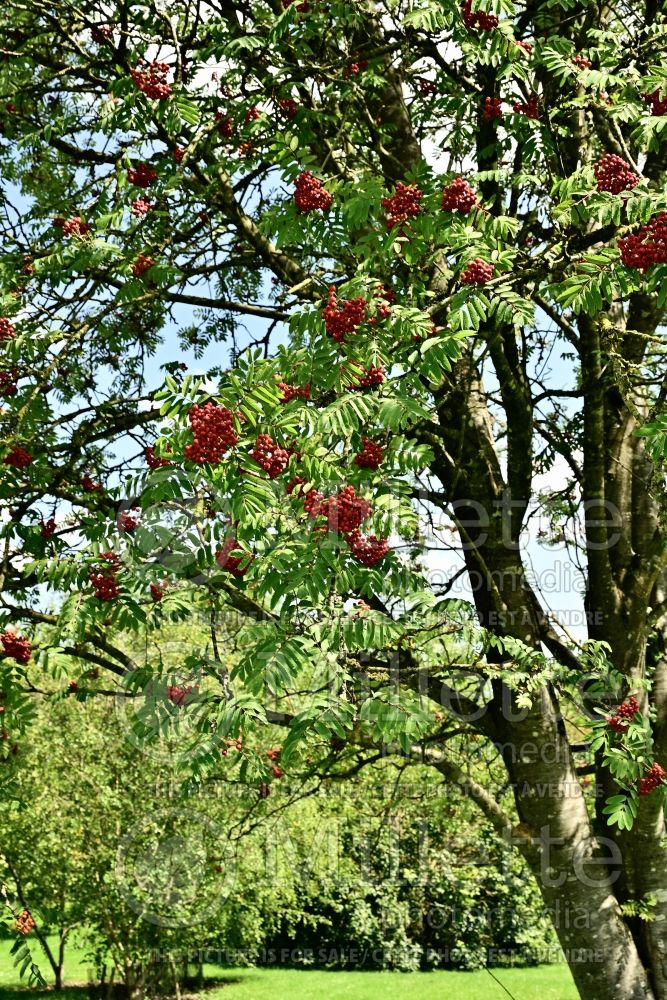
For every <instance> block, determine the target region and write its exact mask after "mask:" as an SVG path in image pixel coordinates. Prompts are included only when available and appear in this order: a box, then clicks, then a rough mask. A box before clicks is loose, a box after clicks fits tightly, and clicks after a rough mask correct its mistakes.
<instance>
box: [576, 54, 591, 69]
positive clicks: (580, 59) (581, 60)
mask: <svg viewBox="0 0 667 1000" xmlns="http://www.w3.org/2000/svg"><path fill="white" fill-rule="evenodd" d="M572 65H573V66H577V67H578V68H579V69H590V68H591V66H592V65H593V63H592V62H591V61H590V59H587V58H586V56H572Z"/></svg>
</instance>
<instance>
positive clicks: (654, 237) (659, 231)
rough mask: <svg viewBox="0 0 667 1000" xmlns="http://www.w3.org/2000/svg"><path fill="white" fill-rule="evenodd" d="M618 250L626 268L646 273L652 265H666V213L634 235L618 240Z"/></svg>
mask: <svg viewBox="0 0 667 1000" xmlns="http://www.w3.org/2000/svg"><path fill="white" fill-rule="evenodd" d="M618 248H619V250H620V251H621V261H622V263H623V264H625V266H626V267H636V268H639V270H640V271H646V270H647V269H648V268H649V267H651V265H652V264H667V212H661V213H660V215H656V217H655V218H654V219H651V220H650V222H647V223H646V225H645V226H641V227H640V229H639V230H638V231H637V232H636V233H631V234H630V235H629V236H625V237H623V239H620V240H619V241H618Z"/></svg>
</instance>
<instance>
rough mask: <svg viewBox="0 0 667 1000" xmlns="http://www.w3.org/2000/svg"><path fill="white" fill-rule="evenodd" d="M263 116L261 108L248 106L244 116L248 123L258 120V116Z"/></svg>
mask: <svg viewBox="0 0 667 1000" xmlns="http://www.w3.org/2000/svg"><path fill="white" fill-rule="evenodd" d="M261 116H262V112H261V111H260V110H259V108H255V107H253V108H248V110H247V111H246V113H245V116H244V117H245V121H246V123H247V124H249V123H250V122H256V121H257V119H258V118H261Z"/></svg>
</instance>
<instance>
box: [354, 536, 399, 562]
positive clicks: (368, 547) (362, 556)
mask: <svg viewBox="0 0 667 1000" xmlns="http://www.w3.org/2000/svg"><path fill="white" fill-rule="evenodd" d="M347 544H348V545H349V546H350V550H351V552H352V555H353V556H354V558H355V559H358V560H359V562H360V563H363V565H364V566H374V565H375V563H376V562H378V561H379V560H380V559H382V557H383V556H386V554H387V552H388V551H389V542H388V541H387V539H386V538H385V537H384V536H380V538H378V537H377V535H362V534H361V532H360V531H353V532H352V533H351V534H350V535H348V538H347Z"/></svg>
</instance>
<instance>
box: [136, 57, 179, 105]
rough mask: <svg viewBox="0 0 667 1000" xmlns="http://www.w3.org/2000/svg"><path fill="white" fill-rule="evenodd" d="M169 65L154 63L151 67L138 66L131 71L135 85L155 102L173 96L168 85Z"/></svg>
mask: <svg viewBox="0 0 667 1000" xmlns="http://www.w3.org/2000/svg"><path fill="white" fill-rule="evenodd" d="M168 73H169V65H168V64H167V63H163V62H152V63H151V64H150V65H149V66H145V67H143V66H141V67H140V66H137V68H136V69H131V70H130V75H131V76H132V79H133V80H134V82H135V84H136V85H137V87H138V88H139V90H140V91H141V92H142V94H145V95H146V97H150V98H151V100H154V101H163V100H165V98H167V97H169V95H170V94H171V86H170V84H168V83H167V74H168Z"/></svg>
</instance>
